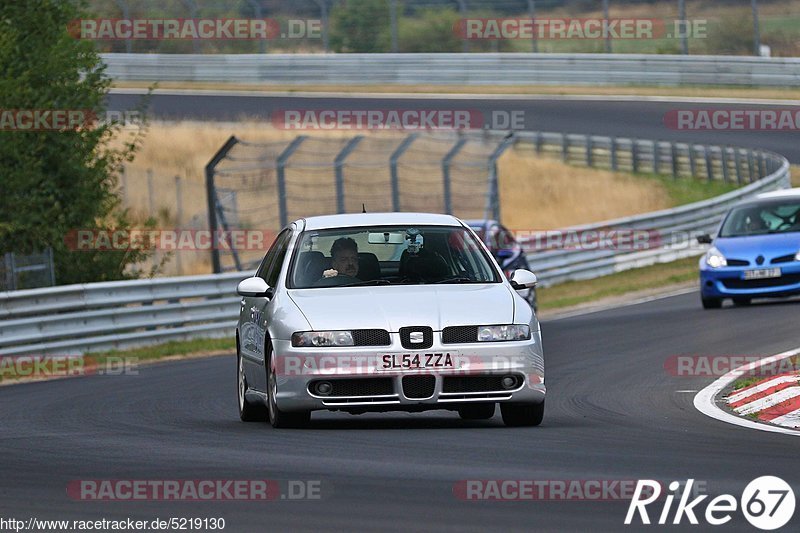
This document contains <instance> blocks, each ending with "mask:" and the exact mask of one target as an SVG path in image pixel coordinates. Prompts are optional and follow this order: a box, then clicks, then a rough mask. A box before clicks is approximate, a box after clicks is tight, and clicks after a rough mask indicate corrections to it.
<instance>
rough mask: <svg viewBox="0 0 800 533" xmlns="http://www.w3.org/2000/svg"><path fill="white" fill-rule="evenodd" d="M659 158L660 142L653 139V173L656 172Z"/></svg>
mask: <svg viewBox="0 0 800 533" xmlns="http://www.w3.org/2000/svg"><path fill="white" fill-rule="evenodd" d="M660 158H661V142H660V141H653V174H658V163H659V162H660V161H659V159H660Z"/></svg>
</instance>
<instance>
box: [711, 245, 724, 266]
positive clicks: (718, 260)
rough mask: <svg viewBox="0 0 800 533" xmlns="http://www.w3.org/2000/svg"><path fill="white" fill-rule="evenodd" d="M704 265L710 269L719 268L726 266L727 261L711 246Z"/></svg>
mask: <svg viewBox="0 0 800 533" xmlns="http://www.w3.org/2000/svg"><path fill="white" fill-rule="evenodd" d="M706 264H707V265H708V266H710V267H711V268H721V267H724V266H728V260H727V259H725V256H724V255H722V252H720V251H719V250H717V249H716V248H715V247H714V246H712V247H711V248H709V250H708V252H706Z"/></svg>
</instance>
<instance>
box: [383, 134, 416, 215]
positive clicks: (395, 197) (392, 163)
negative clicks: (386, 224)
mask: <svg viewBox="0 0 800 533" xmlns="http://www.w3.org/2000/svg"><path fill="white" fill-rule="evenodd" d="M416 138H417V134H416V133H411V134H410V135H408V136H407V137H406V138H405V139H403V142H401V143H400V146H398V147H397V149H396V150H395V151H394V152H392V155H391V157H390V158H389V171H390V172H391V180H392V211H400V176H399V175H398V174H397V162H398V161H399V160H400V158H401V157H402V156H403V154H404V153H405V152H406V150H408V148H409V147H410V146H411V143H413V142H414V139H416Z"/></svg>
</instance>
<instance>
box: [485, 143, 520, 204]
mask: <svg viewBox="0 0 800 533" xmlns="http://www.w3.org/2000/svg"><path fill="white" fill-rule="evenodd" d="M515 142H516V139H515V138H514V133H513V132H511V133H509V134H508V135H507V136H506V138H505V139H503V140H502V141H501V142H500V144H498V145H497V148H495V149H494V152H492V155H490V156H489V161H488V163H489V191H488V194H487V198H486V216H485V217H484V218H489V216H488V215H489V214H491V216H492V218H493V219H494V220H500V187H499V186H498V183H497V160H498V159H500V156H501V155H503V153H504V152H505V151H506V150H508V148H509V147H510V146H512V145H513V144H514V143H515Z"/></svg>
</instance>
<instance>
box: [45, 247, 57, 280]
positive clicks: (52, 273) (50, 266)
mask: <svg viewBox="0 0 800 533" xmlns="http://www.w3.org/2000/svg"><path fill="white" fill-rule="evenodd" d="M44 253H45V257H46V258H47V274H48V277H49V278H50V286H51V287H54V286H55V284H56V265H55V263H54V261H53V249H52V248H51V247H49V246H48V247H47V249H46V250H45V252H44Z"/></svg>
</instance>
